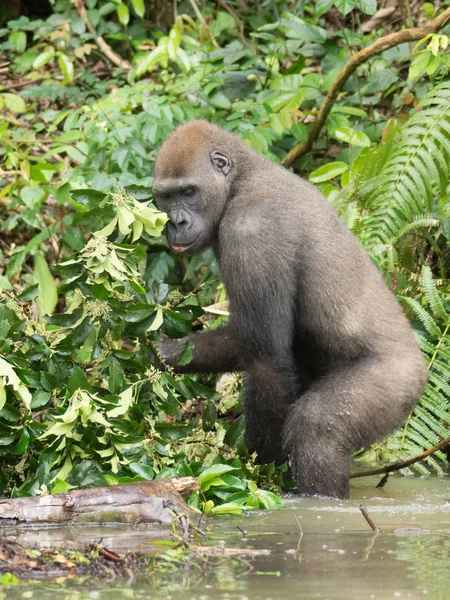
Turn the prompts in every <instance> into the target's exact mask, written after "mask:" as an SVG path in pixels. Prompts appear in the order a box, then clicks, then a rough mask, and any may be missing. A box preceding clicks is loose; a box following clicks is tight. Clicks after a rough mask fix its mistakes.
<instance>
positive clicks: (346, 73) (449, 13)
mask: <svg viewBox="0 0 450 600" xmlns="http://www.w3.org/2000/svg"><path fill="white" fill-rule="evenodd" d="M449 20H450V8H447V10H445V11H444V12H443V13H442V14H440V15H439V16H438V17H436V18H435V19H433V20H432V21H430V22H429V23H428V25H425V26H424V27H412V28H411V29H403V30H402V31H396V32H395V33H390V34H389V35H386V36H384V37H382V38H379V39H378V40H376V41H375V42H374V43H373V44H371V45H370V46H367V48H363V49H362V50H360V51H359V52H357V53H356V54H354V55H353V56H352V57H351V59H350V60H349V61H348V63H347V64H346V65H345V67H344V68H343V69H342V70H341V71H340V73H339V75H338V76H337V78H336V80H335V82H334V83H333V85H332V86H331V88H330V90H329V92H328V94H327V95H326V98H325V100H324V101H323V104H322V106H321V107H320V110H319V114H318V115H317V118H316V120H315V121H314V123H313V125H312V127H311V130H310V132H309V135H308V139H307V140H306V141H304V142H300V143H299V144H297V145H296V146H294V147H293V148H292V150H291V151H290V152H288V154H287V155H286V156H285V157H284V159H283V161H282V164H283V165H285V166H289V165H291V164H292V163H293V162H294V160H295V159H296V158H298V157H299V156H302V155H303V154H305V153H306V152H308V151H309V150H311V148H312V147H313V145H314V142H315V141H316V140H317V138H318V137H319V134H320V132H321V130H322V127H323V126H324V124H325V121H326V120H327V118H328V115H329V114H330V111H331V109H332V108H333V105H334V103H335V101H336V98H337V97H338V95H339V92H340V91H341V90H342V88H343V87H344V85H345V83H346V81H347V79H348V78H349V77H350V76H351V75H353V73H354V72H355V71H356V69H357V68H358V67H359V65H361V64H362V63H364V62H366V61H367V60H369V59H370V58H372V57H373V56H376V55H377V54H380V53H381V52H384V51H385V50H389V48H393V47H394V46H398V45H399V44H404V43H405V42H416V41H418V40H421V39H422V38H424V37H426V36H427V35H430V34H433V33H437V32H438V31H439V30H440V29H442V27H444V25H445V24H446V23H447V22H448V21H449Z"/></svg>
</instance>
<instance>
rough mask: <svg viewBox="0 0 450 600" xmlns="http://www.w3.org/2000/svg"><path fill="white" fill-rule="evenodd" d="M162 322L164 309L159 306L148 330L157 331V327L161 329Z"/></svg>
mask: <svg viewBox="0 0 450 600" xmlns="http://www.w3.org/2000/svg"><path fill="white" fill-rule="evenodd" d="M162 324H163V311H162V309H161V308H158V310H157V311H156V315H155V318H154V319H153V322H152V324H151V325H150V327H149V328H148V329H147V331H156V330H157V329H159V328H160V327H161V325H162Z"/></svg>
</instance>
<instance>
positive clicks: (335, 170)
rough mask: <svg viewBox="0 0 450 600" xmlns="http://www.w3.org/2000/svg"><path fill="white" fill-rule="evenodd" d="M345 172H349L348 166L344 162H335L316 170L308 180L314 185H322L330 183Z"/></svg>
mask: <svg viewBox="0 0 450 600" xmlns="http://www.w3.org/2000/svg"><path fill="white" fill-rule="evenodd" d="M345 171H348V164H347V163H345V162H342V161H335V162H332V163H328V164H327V165H324V166H323V167H320V168H319V169H316V170H315V171H313V172H312V173H311V174H310V176H309V178H308V179H309V181H312V182H313V183H322V182H323V181H329V180H330V179H334V178H335V177H338V176H339V175H342V173H345Z"/></svg>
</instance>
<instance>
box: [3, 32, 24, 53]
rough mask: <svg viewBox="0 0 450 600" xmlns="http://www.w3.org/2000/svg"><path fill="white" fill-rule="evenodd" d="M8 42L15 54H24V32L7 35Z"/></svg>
mask: <svg viewBox="0 0 450 600" xmlns="http://www.w3.org/2000/svg"><path fill="white" fill-rule="evenodd" d="M8 41H9V42H10V43H11V44H12V45H13V46H14V50H15V51H16V52H20V53H22V52H25V49H26V47H27V34H26V33H25V32H24V31H13V32H12V33H10V34H9V37H8Z"/></svg>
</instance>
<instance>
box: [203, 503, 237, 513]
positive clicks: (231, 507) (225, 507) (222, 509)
mask: <svg viewBox="0 0 450 600" xmlns="http://www.w3.org/2000/svg"><path fill="white" fill-rule="evenodd" d="M209 512H211V513H213V514H214V515H241V514H242V512H243V508H242V505H241V504H236V503H235V502H225V503H224V504H220V505H219V506H213V507H212V508H210V509H209Z"/></svg>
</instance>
